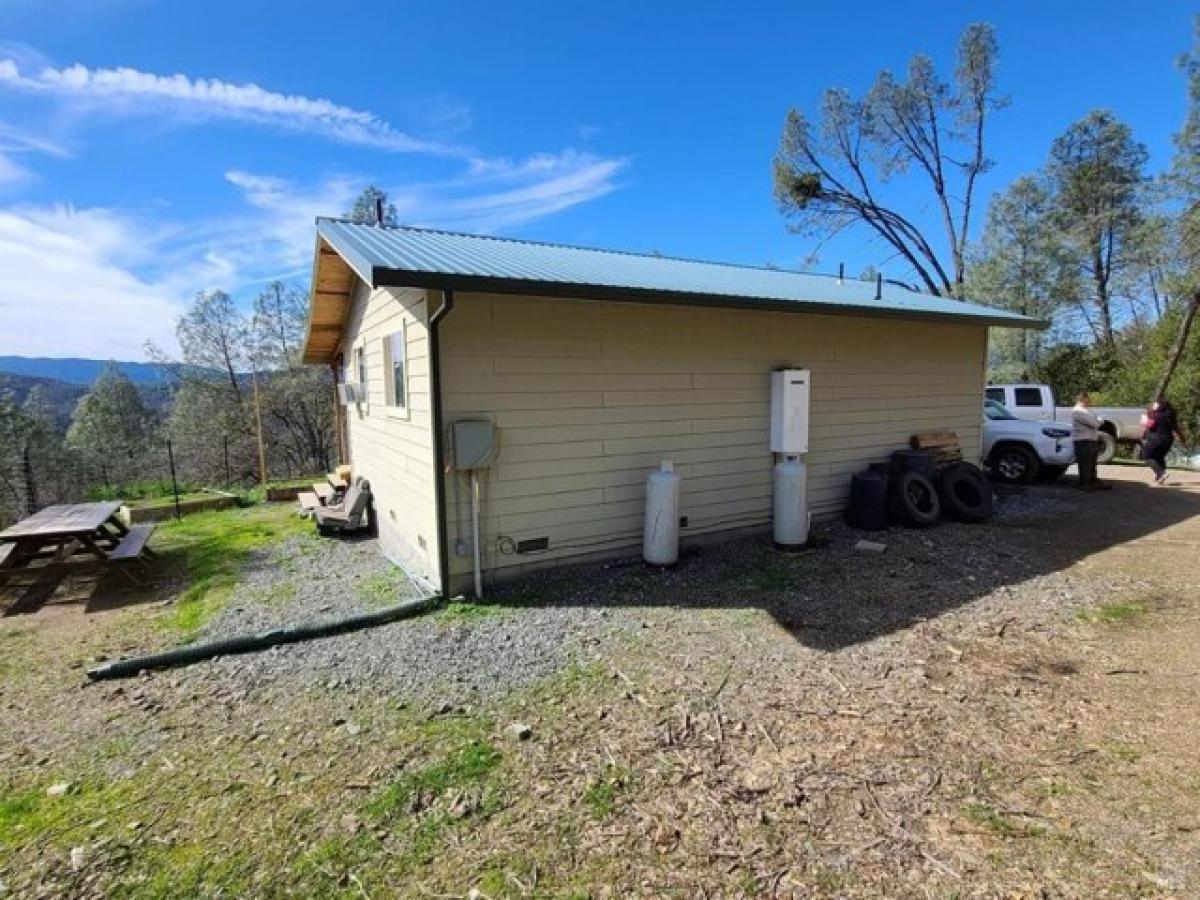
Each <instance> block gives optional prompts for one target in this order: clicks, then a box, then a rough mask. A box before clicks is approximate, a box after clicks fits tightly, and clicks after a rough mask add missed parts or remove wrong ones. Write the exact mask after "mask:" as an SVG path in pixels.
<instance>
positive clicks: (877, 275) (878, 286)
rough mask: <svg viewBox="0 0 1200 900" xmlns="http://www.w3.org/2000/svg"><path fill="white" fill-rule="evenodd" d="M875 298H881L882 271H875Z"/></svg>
mask: <svg viewBox="0 0 1200 900" xmlns="http://www.w3.org/2000/svg"><path fill="white" fill-rule="evenodd" d="M875 299H876V300H882V299H883V273H882V272H876V273H875Z"/></svg>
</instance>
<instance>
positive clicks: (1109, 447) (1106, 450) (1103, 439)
mask: <svg viewBox="0 0 1200 900" xmlns="http://www.w3.org/2000/svg"><path fill="white" fill-rule="evenodd" d="M1116 455H1117V439H1116V438H1115V437H1113V436H1112V435H1111V434H1109V433H1108V432H1107V431H1102V432H1100V453H1099V454H1098V455H1097V456H1096V462H1098V463H1110V462H1112V461H1113V459H1114V458H1116Z"/></svg>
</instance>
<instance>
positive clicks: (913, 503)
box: [892, 471, 942, 528]
mask: <svg viewBox="0 0 1200 900" xmlns="http://www.w3.org/2000/svg"><path fill="white" fill-rule="evenodd" d="M892 498H893V500H894V503H895V508H896V511H897V512H898V513H899V517H900V519H901V520H902V521H904V522H907V523H908V524H909V525H913V526H915V527H917V528H927V527H929V526H930V525H932V524H934V523H935V522H936V521H937V520H938V517H939V516H941V514H942V504H941V501H940V500H938V492H937V488H935V487H934V486H933V482H932V481H930V480H929V479H928V478H926V477H925V476H924V475H922V474H921V473H920V472H912V471H909V472H897V473H896V474H895V475H893V476H892Z"/></svg>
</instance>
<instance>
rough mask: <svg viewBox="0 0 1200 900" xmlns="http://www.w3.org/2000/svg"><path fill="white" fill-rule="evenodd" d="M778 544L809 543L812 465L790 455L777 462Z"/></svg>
mask: <svg viewBox="0 0 1200 900" xmlns="http://www.w3.org/2000/svg"><path fill="white" fill-rule="evenodd" d="M772 482H773V487H774V493H775V546H776V547H782V548H789V547H792V548H799V547H803V546H804V545H805V544H807V543H808V467H807V466H805V465H804V463H802V462H800V457H798V456H792V455H788V456H785V457H783V459H781V460H780V461H779V462H777V463H776V464H775V471H774V473H773V474H772Z"/></svg>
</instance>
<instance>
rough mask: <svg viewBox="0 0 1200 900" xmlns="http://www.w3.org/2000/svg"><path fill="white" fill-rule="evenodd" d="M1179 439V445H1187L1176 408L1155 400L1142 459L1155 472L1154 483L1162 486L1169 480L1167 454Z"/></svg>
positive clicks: (1163, 400)
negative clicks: (1176, 439) (1180, 428)
mask: <svg viewBox="0 0 1200 900" xmlns="http://www.w3.org/2000/svg"><path fill="white" fill-rule="evenodd" d="M1175 438H1179V443H1181V444H1186V443H1187V441H1186V440H1185V439H1184V437H1183V432H1182V431H1180V430H1179V417H1178V416H1177V415H1176V414H1175V407H1174V406H1172V405H1171V401H1170V400H1167V399H1165V398H1163V399H1159V400H1155V401H1154V405H1153V406H1151V407H1150V413H1149V415H1148V417H1147V422H1146V437H1145V440H1144V441H1143V442H1142V459H1143V460H1144V461H1145V463H1146V465H1148V466H1149V467H1150V468H1151V469H1152V470H1153V471H1154V483H1155V484H1162V483H1164V482H1165V481H1166V480H1167V454H1168V453H1170V452H1171V446H1172V445H1173V444H1174V443H1175Z"/></svg>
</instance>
